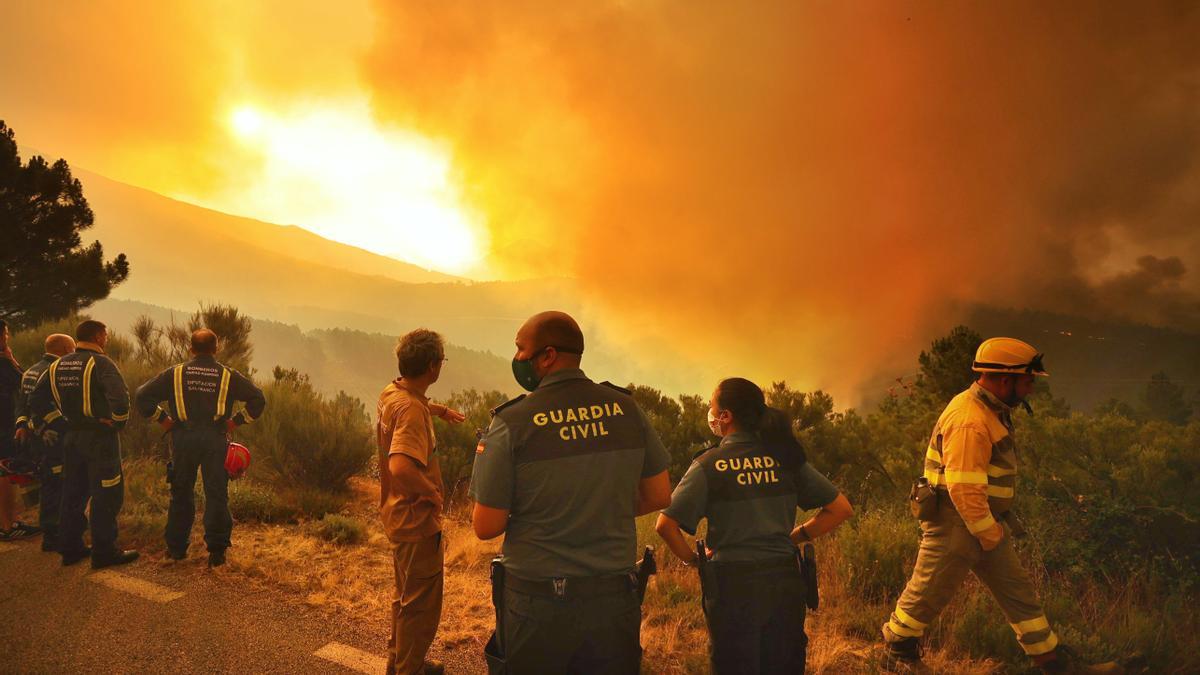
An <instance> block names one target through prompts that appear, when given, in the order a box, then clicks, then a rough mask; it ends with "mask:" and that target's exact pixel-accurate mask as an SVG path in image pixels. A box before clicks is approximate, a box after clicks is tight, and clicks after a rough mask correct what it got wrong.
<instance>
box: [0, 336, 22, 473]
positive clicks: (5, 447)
mask: <svg viewBox="0 0 1200 675" xmlns="http://www.w3.org/2000/svg"><path fill="white" fill-rule="evenodd" d="M20 386H21V369H20V368H18V367H17V364H15V363H13V362H12V361H10V360H8V358H7V357H4V356H0V430H4V433H3V434H0V458H3V457H8V456H9V455H10V454H11V453H12V449H13V439H12V433H10V432H9V431H8V430H9V429H12V428H13V426H14V424H13V417H14V415H15V413H14V410H15V408H16V398H17V396H18V393H17V389H18V388H20Z"/></svg>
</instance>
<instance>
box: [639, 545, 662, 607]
mask: <svg viewBox="0 0 1200 675" xmlns="http://www.w3.org/2000/svg"><path fill="white" fill-rule="evenodd" d="M656 572H658V563H657V562H656V561H655V560H654V547H653V546H647V547H646V550H645V551H643V552H642V559H641V560H639V561H638V565H637V592H638V602H639V603H640V602H645V600H646V584H648V583H650V577H651V576H652V575H654V574H655V573H656Z"/></svg>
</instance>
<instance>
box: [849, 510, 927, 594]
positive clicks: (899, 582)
mask: <svg viewBox="0 0 1200 675" xmlns="http://www.w3.org/2000/svg"><path fill="white" fill-rule="evenodd" d="M917 535H918V529H917V523H916V521H915V520H914V519H913V518H912V516H911V515H910V514H908V513H905V512H903V510H902V509H900V508H894V507H893V508H889V509H880V510H875V511H869V512H867V513H865V514H862V515H859V516H857V517H855V518H854V520H852V521H850V523H849V524H847V525H846V526H843V527H842V528H841V529H840V530H839V531H838V536H837V539H836V543H837V546H838V550H839V552H840V554H841V558H842V564H843V565H844V567H845V569H844V570H843V574H844V575H845V579H846V586H847V587H848V588H853V589H855V593H856V594H858V595H859V596H860V597H863V598H869V599H872V600H881V601H884V602H893V601H894V600H895V598H896V596H897V595H899V593H900V591H902V590H904V584H905V582H907V581H908V574H909V572H911V571H912V565H913V561H914V560H916V558H917V543H918V539H917Z"/></svg>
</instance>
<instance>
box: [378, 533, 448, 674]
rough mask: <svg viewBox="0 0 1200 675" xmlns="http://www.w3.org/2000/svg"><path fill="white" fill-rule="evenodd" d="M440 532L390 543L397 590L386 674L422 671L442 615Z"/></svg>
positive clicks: (393, 600)
mask: <svg viewBox="0 0 1200 675" xmlns="http://www.w3.org/2000/svg"><path fill="white" fill-rule="evenodd" d="M444 560H445V542H444V541H443V540H442V533H441V532H438V533H437V534H435V535H433V536H431V537H427V538H425V539H422V540H421V541H413V542H403V543H400V544H393V545H392V564H393V566H394V567H395V570H396V591H395V593H394V594H393V595H392V637H391V640H390V641H389V642H388V673H389V675H390V674H392V673H395V675H413V674H414V673H421V672H424V663H425V653H426V652H428V651H429V645H431V644H433V636H434V635H436V634H437V628H438V621H439V620H440V619H441V618H442V588H443V584H442V580H443V577H442V565H443V562H444Z"/></svg>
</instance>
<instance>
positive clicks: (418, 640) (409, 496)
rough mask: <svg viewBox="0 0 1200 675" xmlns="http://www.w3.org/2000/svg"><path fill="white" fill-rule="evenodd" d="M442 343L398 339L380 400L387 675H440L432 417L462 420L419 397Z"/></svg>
mask: <svg viewBox="0 0 1200 675" xmlns="http://www.w3.org/2000/svg"><path fill="white" fill-rule="evenodd" d="M445 360H446V359H445V346H444V344H443V342H442V337H441V336H440V335H438V334H437V333H434V332H433V331H429V330H425V329H423V328H418V329H417V330H414V331H412V332H411V333H408V334H407V335H405V336H404V337H402V338H400V343H399V344H398V345H397V346H396V361H397V364H398V365H399V368H400V377H398V378H396V379H395V380H393V381H392V382H391V383H390V384H389V385H388V386H387V387H385V388H384V390H383V393H381V394H380V395H379V408H378V410H377V413H378V414H377V417H378V420H379V421H378V424H377V427H376V431H377V435H376V439H377V443H378V446H379V480H380V491H379V513H380V517H381V518H382V519H383V528H384V531H385V532H387V535H388V539H389V540H390V541H391V542H392V561H393V566H394V568H395V572H396V591H395V594H394V595H393V596H392V637H391V640H390V641H389V643H388V673H395V674H396V675H413V674H414V673H441V672H442V666H441V664H438V663H433V662H429V661H426V659H425V654H426V652H428V651H429V646H430V645H431V644H433V637H434V635H435V634H437V627H438V621H439V619H440V618H441V614H442V563H443V560H444V553H445V543H444V542H443V541H442V473H441V469H440V468H439V467H438V460H437V454H436V450H437V439H436V438H435V436H434V432H433V415H437V416H438V417H441V418H442V419H444V420H446V421H447V422H450V423H452V424H457V423H459V422H461V421H463V419H464V417H463V415H462V413H459V412H458V411H455V410H451V409H449V408H447V407H445V406H443V405H439V404H436V403H432V402H430V401H429V399H428V398H426V397H425V391H426V390H427V389H428V388H429V386H430V385H432V384H433V383H434V382H437V379H438V376H440V375H441V373H442V363H443V362H444V361H445Z"/></svg>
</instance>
